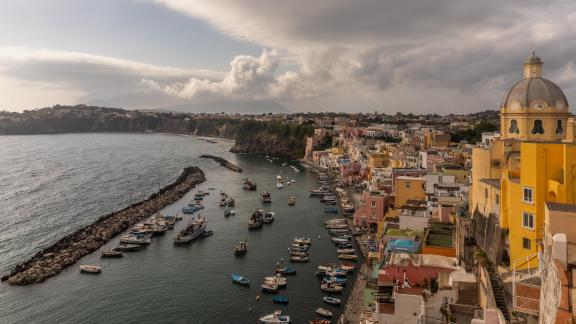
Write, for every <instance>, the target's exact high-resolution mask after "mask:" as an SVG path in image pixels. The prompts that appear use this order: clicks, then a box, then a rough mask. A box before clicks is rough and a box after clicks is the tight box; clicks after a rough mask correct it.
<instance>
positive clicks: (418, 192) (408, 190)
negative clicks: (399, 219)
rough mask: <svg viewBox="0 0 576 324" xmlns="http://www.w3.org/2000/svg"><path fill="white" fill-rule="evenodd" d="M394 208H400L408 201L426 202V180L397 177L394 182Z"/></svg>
mask: <svg viewBox="0 0 576 324" xmlns="http://www.w3.org/2000/svg"><path fill="white" fill-rule="evenodd" d="M394 194H395V200H394V207H395V208H396V209H398V208H402V206H404V205H405V204H406V202H407V201H408V200H426V180H425V179H424V178H419V177H406V176H401V177H397V178H396V179H395V180H394Z"/></svg>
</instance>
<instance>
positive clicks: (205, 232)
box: [202, 231, 214, 237]
mask: <svg viewBox="0 0 576 324" xmlns="http://www.w3.org/2000/svg"><path fill="white" fill-rule="evenodd" d="M212 235H214V232H213V231H204V233H202V237H208V236H212Z"/></svg>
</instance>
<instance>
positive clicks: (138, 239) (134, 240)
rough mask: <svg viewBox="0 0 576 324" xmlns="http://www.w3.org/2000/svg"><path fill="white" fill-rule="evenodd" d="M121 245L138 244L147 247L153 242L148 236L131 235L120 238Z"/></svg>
mask: <svg viewBox="0 0 576 324" xmlns="http://www.w3.org/2000/svg"><path fill="white" fill-rule="evenodd" d="M120 243H124V244H137V245H147V244H150V243H152V240H151V239H150V237H149V236H148V235H141V234H129V235H124V236H122V237H120Z"/></svg>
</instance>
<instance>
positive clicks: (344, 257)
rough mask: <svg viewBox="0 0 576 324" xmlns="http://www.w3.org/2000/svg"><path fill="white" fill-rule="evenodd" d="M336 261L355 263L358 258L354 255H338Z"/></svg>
mask: <svg viewBox="0 0 576 324" xmlns="http://www.w3.org/2000/svg"><path fill="white" fill-rule="evenodd" d="M338 259H340V260H351V261H356V260H358V256H357V255H356V254H338Z"/></svg>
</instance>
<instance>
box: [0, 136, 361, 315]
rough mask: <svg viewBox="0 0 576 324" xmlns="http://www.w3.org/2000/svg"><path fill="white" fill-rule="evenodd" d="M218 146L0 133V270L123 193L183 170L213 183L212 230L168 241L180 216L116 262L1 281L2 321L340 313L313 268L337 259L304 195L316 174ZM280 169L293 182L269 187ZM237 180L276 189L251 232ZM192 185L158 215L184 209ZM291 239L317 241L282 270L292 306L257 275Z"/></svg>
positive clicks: (146, 189) (151, 187)
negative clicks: (240, 282) (243, 246)
mask: <svg viewBox="0 0 576 324" xmlns="http://www.w3.org/2000/svg"><path fill="white" fill-rule="evenodd" d="M217 142H218V143H217V144H214V143H209V142H206V141H205V140H202V139H199V138H196V137H184V136H172V135H157V134H154V135H152V134H132V135H128V134H69V135H46V136H44V135H42V136H7V137H3V136H0V271H2V272H5V271H8V270H10V269H11V268H12V267H13V266H14V265H15V264H16V263H17V262H19V261H22V260H25V259H26V258H28V257H30V256H31V255H33V254H34V253H36V252H37V251H38V250H40V249H42V248H43V247H46V246H47V245H49V244H51V243H52V242H54V241H56V240H58V239H59V238H61V237H62V236H64V235H66V234H68V233H70V232H72V231H74V230H75V229H77V228H79V227H82V226H84V225H87V224H89V223H91V222H92V221H94V220H95V219H96V218H98V217H99V216H101V215H103V214H106V213H108V212H110V211H112V210H116V209H119V208H122V207H124V206H126V205H127V204H128V203H129V201H130V199H132V200H138V199H142V198H144V197H145V196H147V195H149V194H150V193H152V192H153V191H155V190H157V188H158V187H161V186H163V185H165V184H167V183H169V182H172V181H173V180H174V179H175V178H176V176H177V175H178V174H179V173H180V171H181V169H182V168H183V167H186V166H190V165H195V166H199V167H201V168H202V169H203V170H204V171H205V173H206V176H207V181H206V182H205V183H203V184H202V185H201V186H200V189H202V190H208V188H211V187H214V188H216V190H215V191H212V192H211V193H212V194H211V195H210V196H208V197H207V198H206V199H205V206H206V209H204V210H203V211H202V214H203V215H204V216H206V217H208V229H209V230H213V231H214V235H213V236H211V237H207V238H203V239H200V240H197V241H195V242H193V243H192V244H190V245H189V246H184V247H176V246H174V245H173V243H172V238H173V236H174V235H175V233H176V231H178V230H179V228H181V227H183V226H185V223H186V222H187V220H188V219H189V217H190V216H186V218H185V220H184V221H183V222H180V223H178V225H177V227H176V229H175V230H174V231H172V232H168V233H167V234H166V236H164V237H159V238H155V239H154V240H153V242H152V244H151V245H150V246H148V247H147V248H145V249H144V250H142V251H139V252H136V253H126V254H125V257H124V258H122V259H100V257H99V253H94V254H91V255H88V256H86V257H84V258H83V259H81V260H80V262H79V263H78V264H76V265H74V266H72V267H69V268H68V269H66V270H65V271H64V272H63V273H61V274H60V275H58V276H56V277H54V278H51V279H49V280H48V281H46V282H44V283H42V284H38V285H32V286H26V287H12V286H8V285H7V284H6V283H2V284H0V323H120V322H121V323H256V322H257V319H258V318H259V317H260V316H262V315H264V314H269V313H271V312H273V311H274V310H275V309H282V310H283V312H284V313H285V314H288V315H290V316H291V317H292V318H293V322H294V323H307V322H308V320H310V319H312V318H314V317H315V314H314V310H315V309H316V308H317V307H320V306H321V307H324V308H327V309H330V310H331V311H333V312H334V313H335V315H336V316H335V318H337V315H339V313H340V310H339V309H338V308H336V307H333V306H330V305H327V304H325V303H323V302H322V299H321V297H322V296H323V294H322V292H321V291H320V288H319V281H318V279H317V278H316V277H315V276H314V272H315V270H316V267H317V266H318V265H319V264H323V263H328V262H337V257H336V251H335V247H334V246H333V245H332V244H331V243H330V241H329V235H328V234H327V231H326V229H325V228H324V226H323V221H324V220H325V219H326V218H327V217H328V216H326V215H325V214H324V213H323V212H322V209H323V205H322V204H321V203H320V202H319V200H317V199H314V198H310V197H309V196H308V190H309V189H311V188H314V187H317V184H316V181H315V178H314V177H313V175H312V174H311V173H309V172H306V171H305V170H304V169H303V170H302V172H300V173H295V172H294V171H292V170H291V169H290V168H289V167H287V166H282V165H281V163H282V161H275V162H274V163H269V162H267V161H266V160H265V159H264V158H263V157H257V156H249V155H235V154H232V153H229V152H228V149H229V148H230V147H231V145H232V143H231V142H230V141H225V140H217ZM201 154H214V155H219V156H222V157H224V158H226V159H228V160H230V161H232V162H234V163H236V164H238V165H240V166H241V167H243V168H244V173H234V172H231V171H229V170H227V169H224V168H222V167H220V166H218V165H217V164H216V163H215V162H213V161H211V160H204V159H200V158H198V156H199V155H201ZM300 169H302V168H300ZM277 174H280V175H282V176H289V177H293V178H295V179H296V184H295V185H293V186H285V189H283V190H278V189H276V186H275V177H276V175H277ZM244 177H250V178H253V179H255V181H256V182H257V183H258V186H259V188H258V189H259V190H263V189H269V190H270V191H271V192H272V199H273V202H272V204H271V205H269V206H265V209H266V210H271V211H274V212H276V220H275V221H274V223H273V224H271V225H266V226H265V227H264V228H263V229H262V230H259V231H250V232H249V231H248V230H247V222H248V217H249V215H250V213H251V211H252V210H253V209H254V208H256V207H262V205H261V203H260V201H259V195H258V193H257V192H246V191H243V190H242V188H241V179H242V178H244ZM220 190H223V191H225V192H227V193H229V194H230V195H231V196H232V197H234V198H235V199H236V206H235V207H234V209H235V210H236V213H237V215H236V216H231V217H229V218H225V217H224V216H223V208H221V207H218V201H219V195H218V192H219V191H220ZM194 192H195V190H193V191H191V192H190V193H189V194H188V195H187V196H186V197H185V198H184V199H182V200H181V201H179V202H177V203H176V204H174V205H171V206H169V207H167V208H165V210H164V211H165V212H171V213H177V212H179V210H180V209H181V207H182V206H183V205H185V204H186V203H187V202H188V201H190V200H191V199H192V196H193V194H194ZM289 196H295V197H296V201H297V203H296V206H288V205H287V200H288V197H289ZM296 235H306V236H310V237H312V238H313V245H312V247H311V249H310V255H311V262H310V263H307V264H291V266H293V267H295V268H296V269H297V271H298V273H297V275H296V276H291V277H288V287H287V289H285V290H281V294H282V295H285V296H288V297H289V298H290V304H289V305H286V306H280V305H274V304H273V303H272V301H271V296H270V295H266V294H262V293H261V291H260V283H261V282H262V280H263V278H264V277H265V276H269V275H272V274H273V269H274V266H275V264H276V262H278V261H279V260H280V259H281V258H284V259H287V258H288V254H287V249H288V246H289V244H290V243H291V240H292V239H293V237H294V236H296ZM319 235H320V238H319V237H318V236H319ZM244 237H247V239H248V245H249V252H248V254H247V255H245V256H244V257H239V258H237V257H235V256H234V255H233V252H232V250H233V248H234V246H235V245H236V244H237V242H238V241H239V240H241V239H243V238H244ZM111 244H112V246H114V245H115V244H117V239H116V240H113V241H112V243H111ZM105 248H106V247H105ZM82 263H86V264H100V265H101V266H102V267H103V273H102V274H101V275H98V276H92V275H82V274H80V272H79V267H78V266H79V264H82ZM231 273H240V274H242V275H245V276H247V277H248V278H250V279H251V280H252V285H251V286H250V287H240V286H237V285H234V284H232V282H231V279H230V274H231ZM347 289H350V287H348V288H347ZM257 295H261V299H260V301H256V296H257ZM345 296H346V295H343V296H341V297H340V298H345ZM250 309H252V311H250Z"/></svg>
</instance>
